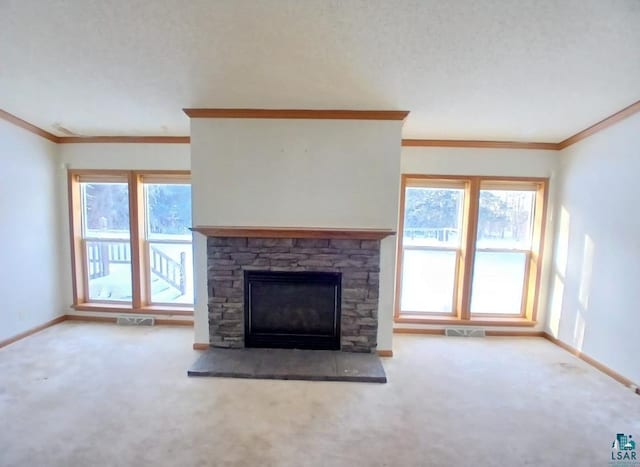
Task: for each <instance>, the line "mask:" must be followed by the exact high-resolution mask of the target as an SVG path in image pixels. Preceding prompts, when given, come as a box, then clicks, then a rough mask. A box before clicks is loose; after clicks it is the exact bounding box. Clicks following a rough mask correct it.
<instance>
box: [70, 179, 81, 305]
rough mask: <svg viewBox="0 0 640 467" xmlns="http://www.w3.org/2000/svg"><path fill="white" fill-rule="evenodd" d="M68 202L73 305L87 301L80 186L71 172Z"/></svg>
mask: <svg viewBox="0 0 640 467" xmlns="http://www.w3.org/2000/svg"><path fill="white" fill-rule="evenodd" d="M67 183H68V186H67V198H68V199H67V202H68V205H69V241H70V247H71V250H70V251H71V289H72V292H73V305H78V304H79V303H81V302H84V301H86V296H85V288H84V281H83V280H82V277H81V275H82V274H83V273H82V271H83V268H84V266H83V264H82V256H83V255H82V254H79V253H81V248H82V244H81V242H82V235H81V230H82V226H81V220H80V219H81V216H82V215H81V209H82V208H81V202H80V185H79V183H77V177H76V176H75V174H74V173H73V172H71V171H68V172H67Z"/></svg>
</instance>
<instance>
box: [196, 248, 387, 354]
mask: <svg viewBox="0 0 640 467" xmlns="http://www.w3.org/2000/svg"><path fill="white" fill-rule="evenodd" d="M207 257H208V283H207V284H208V291H209V338H210V344H211V345H212V346H213V347H235V348H239V347H244V271H246V270H260V271H309V272H311V271H316V272H339V273H342V298H341V320H340V323H341V326H340V328H341V336H340V347H341V350H343V351H348V352H374V351H375V349H376V340H377V333H378V286H379V274H380V240H360V239H335V238H332V239H328V238H327V239H319V238H254V237H222V236H209V237H208V238H207Z"/></svg>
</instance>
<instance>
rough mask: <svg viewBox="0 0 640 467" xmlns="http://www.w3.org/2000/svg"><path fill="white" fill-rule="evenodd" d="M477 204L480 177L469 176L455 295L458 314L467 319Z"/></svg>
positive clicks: (469, 313)
mask: <svg viewBox="0 0 640 467" xmlns="http://www.w3.org/2000/svg"><path fill="white" fill-rule="evenodd" d="M479 205H480V178H479V177H471V178H470V179H469V182H468V186H467V188H466V190H465V201H464V213H463V216H462V233H461V235H462V238H463V239H464V243H463V244H462V245H461V252H460V253H461V254H460V264H459V269H458V270H457V272H458V278H457V279H458V283H459V284H460V291H459V295H458V297H457V300H458V301H457V305H458V313H459V315H458V316H459V317H460V318H461V319H463V320H468V319H470V317H471V288H472V285H473V265H474V264H475V257H476V237H477V236H478V216H479V213H478V210H479ZM456 266H458V265H456Z"/></svg>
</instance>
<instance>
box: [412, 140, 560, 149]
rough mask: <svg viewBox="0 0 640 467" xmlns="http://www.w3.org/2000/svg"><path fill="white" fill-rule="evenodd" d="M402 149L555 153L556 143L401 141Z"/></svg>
mask: <svg viewBox="0 0 640 467" xmlns="http://www.w3.org/2000/svg"><path fill="white" fill-rule="evenodd" d="M402 146H404V147H439V148H499V149H545V150H551V151H557V150H558V149H559V148H558V143H525V142H518V141H484V140H463V139H460V140H458V139H403V140H402Z"/></svg>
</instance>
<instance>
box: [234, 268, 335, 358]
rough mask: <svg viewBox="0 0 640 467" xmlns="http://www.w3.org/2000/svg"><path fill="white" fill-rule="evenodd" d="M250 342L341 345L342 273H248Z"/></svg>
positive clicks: (332, 347) (246, 295)
mask: <svg viewBox="0 0 640 467" xmlns="http://www.w3.org/2000/svg"><path fill="white" fill-rule="evenodd" d="M244 284H245V285H244V329H245V346H246V347H272V348H298V349H327V350H339V349H340V304H341V295H342V294H341V285H342V274H341V273H332V272H285V271H245V272H244Z"/></svg>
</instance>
